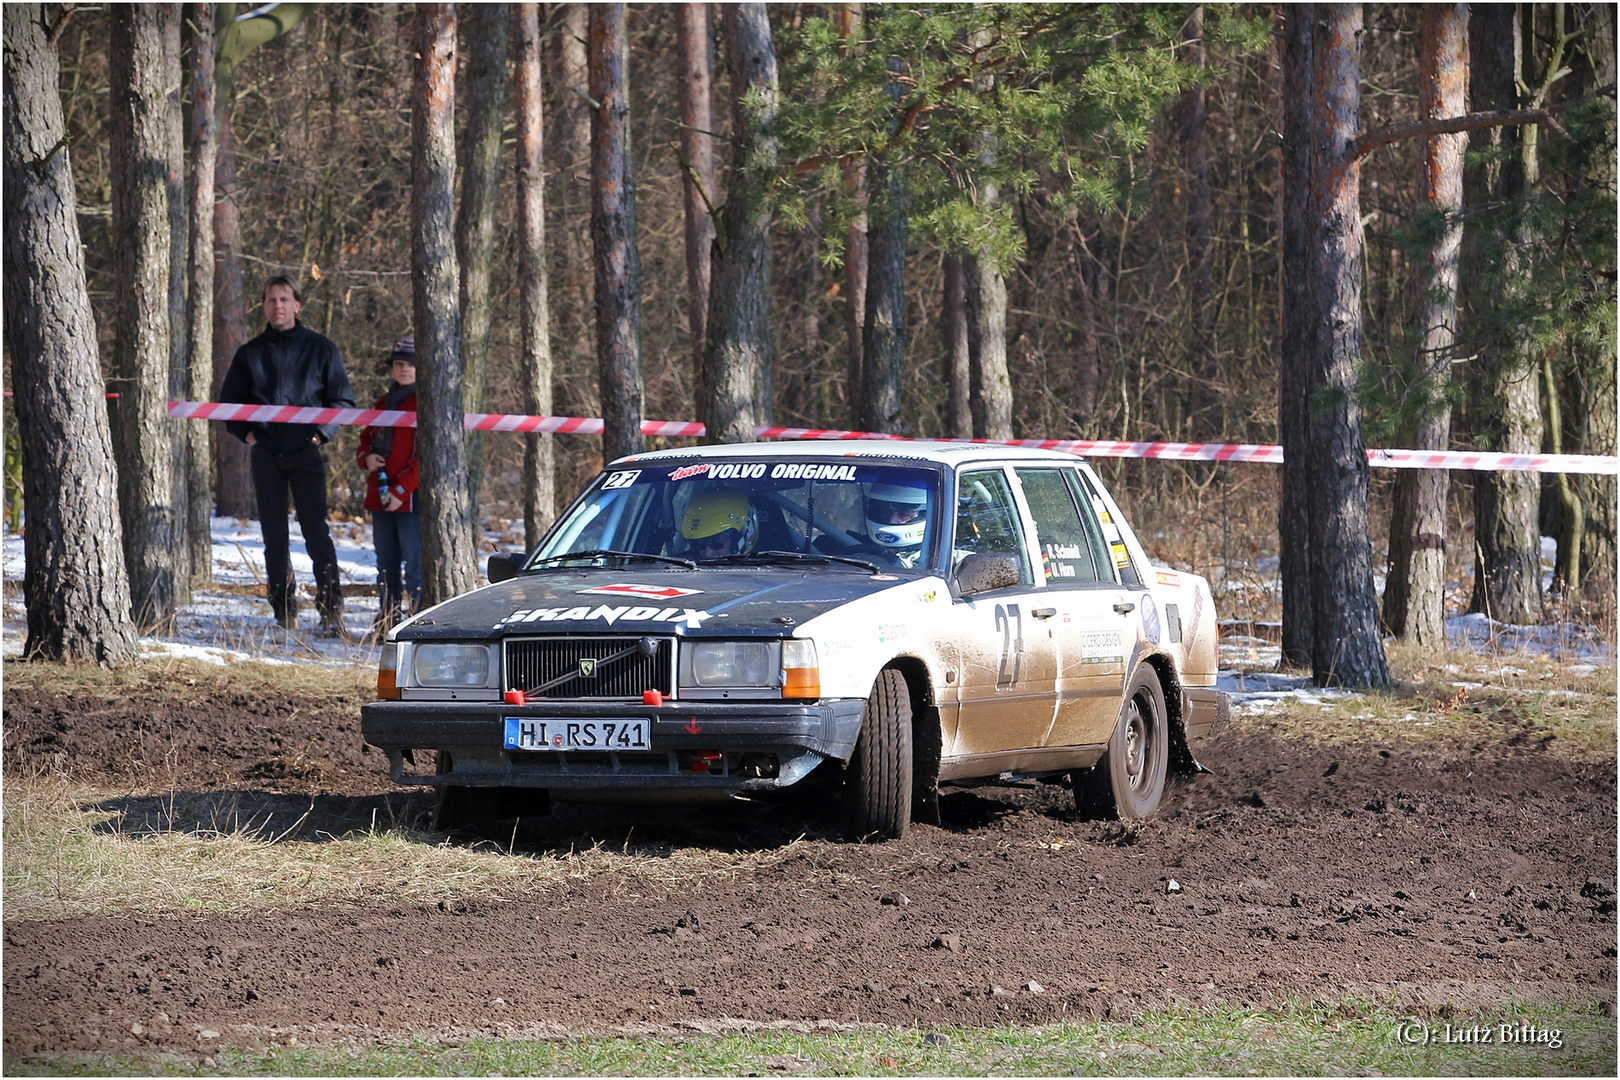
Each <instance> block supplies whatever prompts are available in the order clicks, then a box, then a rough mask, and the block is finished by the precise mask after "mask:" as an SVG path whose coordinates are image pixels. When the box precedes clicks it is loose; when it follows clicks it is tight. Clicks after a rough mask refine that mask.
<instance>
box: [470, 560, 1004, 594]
mask: <svg viewBox="0 0 1620 1080" xmlns="http://www.w3.org/2000/svg"><path fill="white" fill-rule="evenodd" d="M490 561H491V562H493V561H494V560H493V559H491V560H490ZM1016 584H1018V556H1016V555H1008V554H1006V553H1005V552H1001V551H981V552H978V553H977V554H974V555H969V556H968V557H967V558H965V559H963V560H962V561H961V562H960V563H958V564H957V567H956V587H957V588H958V589H960V590H961V591H962V592H963V593H964V594H972V593H982V592H989V591H990V590H992V589H1005V588H1008V587H1010V586H1013V585H1016Z"/></svg>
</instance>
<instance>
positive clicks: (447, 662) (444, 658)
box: [411, 645, 489, 687]
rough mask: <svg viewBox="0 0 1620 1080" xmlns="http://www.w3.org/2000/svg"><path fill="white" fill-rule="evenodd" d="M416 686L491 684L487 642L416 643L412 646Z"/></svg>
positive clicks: (413, 672) (412, 666)
mask: <svg viewBox="0 0 1620 1080" xmlns="http://www.w3.org/2000/svg"><path fill="white" fill-rule="evenodd" d="M411 672H412V674H414V675H415V676H416V685H417V686H441V687H442V686H450V687H456V686H488V685H489V646H488V645H417V646H415V647H414V648H412V649H411Z"/></svg>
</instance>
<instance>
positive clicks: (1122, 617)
mask: <svg viewBox="0 0 1620 1080" xmlns="http://www.w3.org/2000/svg"><path fill="white" fill-rule="evenodd" d="M1014 473H1015V475H1016V476H1017V478H1018V482H1019V487H1020V489H1021V491H1022V494H1023V496H1024V502H1025V504H1026V505H1027V506H1028V507H1029V513H1030V518H1031V519H1032V521H1033V523H1034V526H1035V536H1036V542H1037V544H1038V545H1039V547H1040V566H1039V571H1038V574H1039V575H1040V576H1044V578H1045V584H1046V590H1045V593H1044V594H1043V596H1042V597H1041V600H1040V604H1039V606H1037V607H1035V608H1033V609H1032V612H1031V613H1032V614H1033V615H1034V616H1035V617H1036V619H1037V620H1038V621H1039V622H1041V623H1042V624H1044V626H1045V628H1046V629H1047V632H1048V634H1049V635H1050V636H1051V638H1052V641H1053V645H1054V652H1055V657H1054V659H1055V662H1056V666H1057V672H1056V683H1055V690H1056V697H1057V710H1056V717H1055V718H1054V720H1053V724H1052V730H1051V732H1050V734H1049V735H1048V737H1047V740H1046V745H1047V746H1049V747H1063V746H1096V745H1100V744H1102V743H1106V742H1107V741H1108V736H1109V734H1110V733H1111V732H1112V730H1113V727H1114V723H1115V720H1116V719H1117V718H1118V715H1119V708H1120V697H1121V695H1122V694H1123V692H1124V681H1125V664H1126V660H1127V658H1128V657H1129V656H1130V651H1131V644H1132V639H1131V636H1130V634H1131V628H1132V627H1133V626H1134V625H1135V624H1134V623H1132V622H1131V621H1130V612H1131V610H1132V609H1133V605H1132V603H1131V600H1130V594H1129V592H1128V591H1127V590H1126V588H1125V586H1124V584H1123V583H1122V582H1121V581H1120V580H1119V579H1118V575H1117V573H1116V568H1115V564H1114V559H1113V555H1112V552H1111V550H1110V545H1109V544H1108V542H1107V539H1106V537H1105V536H1104V534H1103V531H1102V529H1101V527H1100V524H1099V522H1098V520H1097V516H1096V514H1095V512H1094V511H1093V509H1092V507H1091V505H1090V499H1089V497H1088V496H1087V493H1086V491H1085V489H1084V487H1083V479H1082V478H1081V476H1080V474H1079V473H1078V471H1077V470H1075V469H1074V468H1072V467H1069V466H1062V465H1054V466H1020V467H1018V468H1017V469H1015V470H1014Z"/></svg>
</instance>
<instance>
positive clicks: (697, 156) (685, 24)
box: [678, 4, 720, 410]
mask: <svg viewBox="0 0 1620 1080" xmlns="http://www.w3.org/2000/svg"><path fill="white" fill-rule="evenodd" d="M710 8H711V5H709V4H681V5H680V11H679V13H678V18H679V20H680V57H681V69H680V108H681V159H682V161H683V162H684V163H685V169H684V170H683V172H684V173H685V175H684V176H683V177H682V183H681V188H682V193H683V194H684V196H685V203H686V289H687V301H686V302H687V313H688V321H689V323H690V325H691V327H692V353H693V356H692V376H693V382H692V399H693V401H695V402H696V403H697V407H698V409H699V410H701V409H702V408H703V402H704V401H705V399H706V394H705V392H704V389H703V353H704V350H705V348H706V347H707V344H708V340H709V330H708V327H709V277H710V275H711V273H712V272H713V271H712V268H711V267H710V264H709V260H710V257H711V248H713V246H714V218H713V217H711V216H710V214H709V205H708V204H709V203H710V202H713V201H715V200H716V199H718V198H719V197H720V193H719V192H718V191H717V190H716V188H715V180H716V177H715V171H714V137H713V135H711V134H709V133H710V132H712V131H714V27H713V25H712V19H711V16H710Z"/></svg>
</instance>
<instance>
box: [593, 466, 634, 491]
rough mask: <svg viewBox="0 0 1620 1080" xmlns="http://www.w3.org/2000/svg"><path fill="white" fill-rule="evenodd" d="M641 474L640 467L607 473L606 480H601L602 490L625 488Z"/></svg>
mask: <svg viewBox="0 0 1620 1080" xmlns="http://www.w3.org/2000/svg"><path fill="white" fill-rule="evenodd" d="M640 475H641V470H640V469H625V470H624V471H622V472H614V473H608V477H607V479H606V480H603V481H602V490H603V491H611V490H612V489H614V488H626V487H629V486H630V485H631V484H634V483H635V482H636V477H638V476H640Z"/></svg>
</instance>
